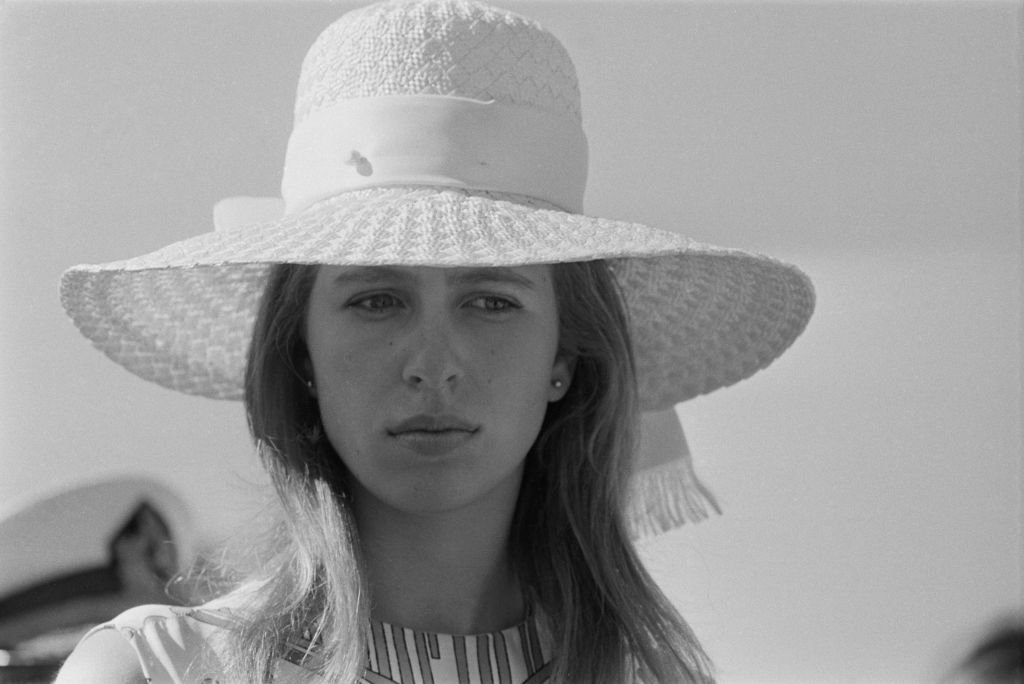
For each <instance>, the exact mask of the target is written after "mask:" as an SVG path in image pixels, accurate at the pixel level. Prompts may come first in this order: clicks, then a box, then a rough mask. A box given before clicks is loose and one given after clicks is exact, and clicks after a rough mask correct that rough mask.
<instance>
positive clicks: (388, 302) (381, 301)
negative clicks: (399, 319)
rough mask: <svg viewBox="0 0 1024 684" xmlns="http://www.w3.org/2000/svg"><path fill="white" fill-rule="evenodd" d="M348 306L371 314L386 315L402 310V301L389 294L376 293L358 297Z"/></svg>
mask: <svg viewBox="0 0 1024 684" xmlns="http://www.w3.org/2000/svg"><path fill="white" fill-rule="evenodd" d="M348 306H349V307H350V308H353V309H358V310H359V311H362V312H365V313H369V314H378V315H379V314H386V313H388V312H390V311H393V310H396V309H400V308H402V306H403V304H402V300H400V299H399V298H398V297H396V296H394V295H393V294H389V293H387V292H375V293H373V294H368V295H364V296H362V297H357V298H355V299H353V300H352V301H351V302H349V304H348Z"/></svg>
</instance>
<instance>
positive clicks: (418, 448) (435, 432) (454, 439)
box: [387, 415, 480, 456]
mask: <svg viewBox="0 0 1024 684" xmlns="http://www.w3.org/2000/svg"><path fill="white" fill-rule="evenodd" d="M479 429H480V428H479V426H477V425H473V424H472V423H470V422H468V421H466V420H463V419H462V418H459V417H458V416H450V415H419V416H413V417H412V418H408V419H406V420H403V421H401V422H399V423H397V424H395V425H393V426H391V427H389V428H388V429H387V433H388V435H389V436H391V437H392V438H394V439H396V440H397V441H398V443H399V444H401V445H402V446H404V447H405V448H407V449H410V450H412V451H415V452H417V453H420V454H423V455H426V456H441V455H444V454H447V453H448V452H450V451H454V450H455V449H457V448H458V447H460V446H462V445H463V444H465V443H466V442H468V441H470V440H471V439H473V437H474V436H475V435H476V433H477V430H479Z"/></svg>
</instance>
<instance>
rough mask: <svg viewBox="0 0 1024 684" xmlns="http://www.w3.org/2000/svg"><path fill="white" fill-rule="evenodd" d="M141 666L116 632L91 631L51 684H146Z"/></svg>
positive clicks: (106, 630) (130, 648) (136, 656)
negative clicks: (105, 683) (106, 683)
mask: <svg viewBox="0 0 1024 684" xmlns="http://www.w3.org/2000/svg"><path fill="white" fill-rule="evenodd" d="M147 681H148V680H147V679H146V675H145V673H144V672H143V671H142V663H141V662H139V657H138V655H137V654H136V653H135V649H134V648H132V646H131V644H129V643H128V641H127V640H126V639H125V638H124V637H123V636H122V635H121V634H119V633H118V632H117V630H116V629H94V630H92V631H91V632H89V633H88V634H87V635H86V636H85V638H83V639H82V640H81V641H80V642H78V645H77V646H76V647H75V650H74V651H72V652H71V655H70V656H68V659H67V660H66V661H64V665H63V666H62V667H61V668H60V672H59V673H58V674H57V679H56V681H55V682H54V684H93V683H94V682H95V684H101V683H104V682H108V683H109V684H136V683H139V684H145V682H147Z"/></svg>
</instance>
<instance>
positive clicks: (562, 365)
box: [548, 355, 576, 402]
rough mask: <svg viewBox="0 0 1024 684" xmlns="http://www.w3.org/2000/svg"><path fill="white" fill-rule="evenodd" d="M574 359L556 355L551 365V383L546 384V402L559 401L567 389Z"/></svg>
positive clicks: (573, 367) (570, 381) (570, 379)
mask: <svg viewBox="0 0 1024 684" xmlns="http://www.w3.org/2000/svg"><path fill="white" fill-rule="evenodd" d="M575 366H576V363H575V359H569V358H567V357H565V356H561V355H560V356H558V357H557V358H556V359H555V363H554V365H552V366H551V384H550V385H549V386H548V402H553V401H559V400H560V399H561V398H562V397H564V396H565V394H566V392H568V391H569V385H571V384H572V376H573V371H574V370H575Z"/></svg>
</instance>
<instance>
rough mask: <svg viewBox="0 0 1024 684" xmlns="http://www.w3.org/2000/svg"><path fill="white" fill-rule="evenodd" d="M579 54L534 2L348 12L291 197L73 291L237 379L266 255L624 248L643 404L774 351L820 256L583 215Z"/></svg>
mask: <svg viewBox="0 0 1024 684" xmlns="http://www.w3.org/2000/svg"><path fill="white" fill-rule="evenodd" d="M586 174H587V142H586V137H585V135H584V132H583V128H582V124H581V115H580V95H579V88H578V85H577V81H576V75H575V68H574V67H573V64H572V62H571V60H570V58H569V56H568V54H567V53H566V51H565V49H564V48H563V46H562V45H561V44H560V43H559V41H558V40H557V39H556V38H555V37H554V36H552V35H551V34H550V33H548V32H547V31H546V30H544V29H543V28H541V27H540V26H538V25H537V24H536V23H534V22H533V21H531V20H528V19H526V18H523V17H521V16H518V15H515V14H512V13H509V12H506V11H504V10H499V9H496V8H493V7H489V6H487V5H483V4H479V3H476V2H468V1H463V0H427V1H426V2H409V1H404V0H400V1H398V2H386V3H382V4H376V5H371V6H368V7H363V8H361V9H358V10H355V11H352V12H349V13H347V14H345V15H344V16H342V17H341V19H339V20H338V21H336V22H335V23H334V24H332V25H331V26H329V27H328V28H327V29H326V30H325V31H324V32H323V33H322V34H321V35H320V37H319V38H318V39H317V40H316V42H315V43H314V45H313V46H312V48H311V49H310V51H309V52H308V54H307V55H306V58H305V60H304V62H303V65H302V71H301V75H300V77H299V84H298V93H297V99H296V104H295V124H294V129H293V132H292V135H291V138H290V140H289V144H288V150H287V153H286V159H285V163H284V173H283V179H282V185H281V188H282V198H280V199H266V198H232V199H230V200H226V201H223V202H222V203H220V204H219V205H218V207H217V208H216V211H215V224H216V227H217V229H216V230H214V231H212V232H209V233H205V234H202V235H199V236H196V237H193V238H190V239H187V240H183V241H181V242H177V243H175V244H172V245H170V246H168V247H166V248H163V249H161V250H158V251H156V252H153V253H151V254H148V255H145V256H141V257H137V258H132V259H127V260H124V261H118V262H114V263H108V264H101V265H86V266H76V267H74V268H72V269H70V270H68V271H67V272H66V273H65V274H64V276H63V279H62V282H61V298H62V301H63V304H64V307H65V308H66V310H67V312H68V314H69V315H70V316H71V318H72V319H73V320H74V322H75V324H76V325H77V326H78V328H79V329H80V330H81V331H82V333H84V334H85V335H86V336H87V337H88V338H89V339H91V340H92V341H93V343H94V344H95V345H96V346H97V347H98V348H99V349H101V350H102V351H103V352H104V353H105V354H107V355H108V356H109V357H110V358H112V359H113V360H114V361H116V362H118V363H119V364H121V365H123V366H124V367H126V368H128V369H129V370H130V371H132V372H133V373H135V374H137V375H139V376H141V377H143V378H145V379H146V380H150V381H152V382H156V383H159V384H161V385H164V386H166V387H169V388H171V389H175V390H179V391H182V392H186V393H189V394H197V395H202V396H207V397H213V398H221V399H238V398H240V397H241V395H242V377H243V370H244V365H245V358H246V350H247V347H248V343H249V338H250V335H251V330H252V324H253V320H254V316H255V311H256V307H257V303H258V299H259V296H260V294H261V292H262V289H263V283H264V281H265V277H266V274H267V272H268V267H269V265H270V264H274V263H279V262H292V263H314V264H335V265H375V264H390V265H430V266H442V267H451V266H498V265H522V264H535V263H552V262H565V261H585V260H593V259H607V260H608V261H609V263H610V265H611V268H612V270H613V272H614V273H615V275H616V276H617V278H618V281H619V284H620V286H621V289H622V292H623V295H624V298H625V302H626V306H627V309H628V312H629V316H630V320H631V324H632V331H631V332H632V339H633V342H634V345H635V352H636V359H637V369H638V383H639V391H640V397H641V402H642V406H643V408H644V409H645V410H651V411H653V410H665V409H669V408H671V407H672V406H673V405H674V404H676V403H678V402H681V401H685V400H687V399H690V398H692V397H695V396H697V395H700V394H704V393H707V392H710V391H712V390H715V389H718V388H720V387H724V386H726V385H730V384H732V383H735V382H737V381H739V380H742V379H744V378H746V377H749V376H750V375H752V374H753V373H755V372H757V371H758V370H760V369H762V368H764V367H766V366H767V365H768V364H770V363H771V362H772V361H773V360H774V359H775V358H776V357H778V356H779V355H780V354H781V353H782V352H783V351H784V350H785V349H786V348H787V347H788V346H789V345H790V344H791V343H792V342H793V341H794V340H795V339H796V337H797V336H798V335H799V334H800V333H801V332H802V331H803V329H804V327H805V325H806V324H807V321H808V319H809V317H810V315H811V311H812V309H813V305H814V296H813V290H812V287H811V284H810V282H809V280H808V279H807V277H806V276H805V275H804V274H803V273H801V272H800V271H799V270H797V269H796V268H794V267H792V266H789V265H786V264H783V263H781V262H778V261H776V260H773V259H770V258H767V257H764V256H759V255H754V254H750V253H746V252H743V251H738V250H732V249H725V248H720V247H714V246H710V245H704V244H700V243H697V242H695V241H693V240H690V239H688V238H686V237H684V236H682V235H680V234H677V233H674V232H666V231H662V230H657V229H654V228H651V227H648V226H645V225H641V224H638V223H630V222H625V221H615V220H609V219H604V218H597V217H592V216H587V215H586V214H584V213H583V202H582V200H583V194H584V189H585V185H586Z"/></svg>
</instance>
